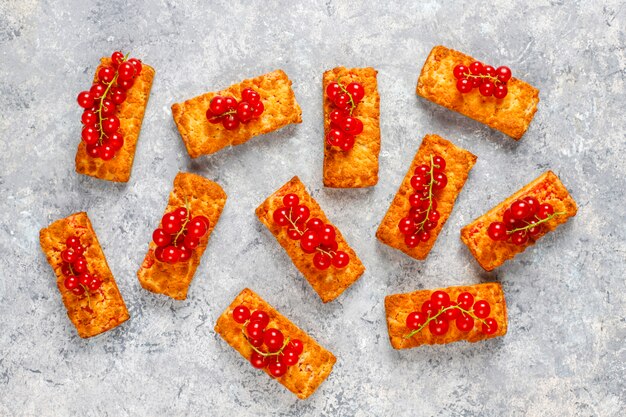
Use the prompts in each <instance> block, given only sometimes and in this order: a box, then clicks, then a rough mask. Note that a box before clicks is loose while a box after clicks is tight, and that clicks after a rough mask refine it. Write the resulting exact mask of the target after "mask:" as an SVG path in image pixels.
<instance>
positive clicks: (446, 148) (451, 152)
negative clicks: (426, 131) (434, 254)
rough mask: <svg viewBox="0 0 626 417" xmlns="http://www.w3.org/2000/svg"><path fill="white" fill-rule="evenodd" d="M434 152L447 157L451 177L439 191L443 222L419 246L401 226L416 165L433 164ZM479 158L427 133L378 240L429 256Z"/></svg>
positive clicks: (416, 255)
mask: <svg viewBox="0 0 626 417" xmlns="http://www.w3.org/2000/svg"><path fill="white" fill-rule="evenodd" d="M431 155H433V156H435V155H440V156H442V157H443V158H444V159H445V160H446V168H445V174H446V176H447V178H448V183H447V185H446V187H445V188H444V189H443V190H440V191H437V192H436V194H435V197H436V198H435V199H436V201H437V207H436V210H437V211H438V212H439V214H440V218H439V223H438V224H437V226H436V227H435V228H434V229H433V230H431V231H430V239H429V240H428V241H426V242H420V243H419V245H417V246H416V247H414V248H410V247H409V246H407V244H406V243H405V240H404V239H405V236H404V235H403V234H402V233H400V230H399V229H398V223H399V222H400V220H401V219H402V218H404V217H406V216H408V215H409V210H410V209H411V204H410V202H409V196H410V195H411V194H413V193H414V190H413V188H412V187H411V177H413V174H414V171H415V168H416V167H417V166H418V165H421V164H429V163H430V156H431ZM476 159H477V157H476V156H475V155H473V154H472V153H471V152H469V151H466V150H465V149H461V148H459V147H457V146H455V145H453V144H452V143H451V142H449V141H447V140H445V139H443V138H442V137H441V136H438V135H426V136H425V137H424V139H423V140H422V144H421V145H420V147H419V149H418V151H417V153H416V154H415V158H413V162H412V163H411V166H410V167H409V170H408V172H407V173H406V175H405V176H404V180H402V184H400V188H399V189H398V192H397V193H396V196H395V197H394V199H393V202H392V203H391V206H390V207H389V210H387V213H386V214H385V217H384V218H383V220H382V222H381V223H380V226H378V230H377V231H376V237H377V238H378V240H380V241H381V242H383V243H384V244H386V245H389V246H391V247H392V248H395V249H398V250H400V251H402V252H404V253H406V254H407V255H409V256H410V257H412V258H415V259H419V260H424V259H426V257H427V256H428V253H429V252H430V250H431V249H432V247H433V245H434V244H435V241H436V240H437V236H438V235H439V233H440V232H441V229H442V228H443V226H444V224H445V223H446V220H448V217H450V213H451V212H452V208H453V207H454V202H455V201H456V198H457V196H458V195H459V193H460V192H461V189H462V188H463V185H464V184H465V181H466V180H467V176H468V174H469V172H470V170H471V169H472V167H473V166H474V164H475V163H476Z"/></svg>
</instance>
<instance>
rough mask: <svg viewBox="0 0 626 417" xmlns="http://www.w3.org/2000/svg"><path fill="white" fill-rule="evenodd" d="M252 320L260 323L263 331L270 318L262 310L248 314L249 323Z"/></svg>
mask: <svg viewBox="0 0 626 417" xmlns="http://www.w3.org/2000/svg"><path fill="white" fill-rule="evenodd" d="M252 320H255V321H258V322H259V323H261V327H262V328H263V329H265V328H266V327H267V325H268V324H269V322H270V316H269V314H267V313H266V312H265V311H263V310H255V311H253V312H252V314H250V321H252Z"/></svg>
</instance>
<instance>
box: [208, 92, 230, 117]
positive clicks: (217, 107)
mask: <svg viewBox="0 0 626 417" xmlns="http://www.w3.org/2000/svg"><path fill="white" fill-rule="evenodd" d="M209 110H210V111H211V113H212V114H213V115H214V116H219V115H220V114H222V113H224V112H226V110H227V107H226V99H225V98H224V97H222V96H215V97H213V98H212V99H211V101H210V102H209Z"/></svg>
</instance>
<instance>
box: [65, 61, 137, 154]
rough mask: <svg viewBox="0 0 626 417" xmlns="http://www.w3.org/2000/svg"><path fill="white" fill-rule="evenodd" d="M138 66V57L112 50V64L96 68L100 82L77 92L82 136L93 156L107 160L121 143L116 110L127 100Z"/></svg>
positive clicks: (89, 152) (122, 139)
mask: <svg viewBox="0 0 626 417" xmlns="http://www.w3.org/2000/svg"><path fill="white" fill-rule="evenodd" d="M141 67H142V66H141V61H140V60H138V59H136V58H130V59H128V56H124V54H122V53H121V52H119V51H117V52H113V55H111V65H107V66H103V67H102V68H100V70H98V80H99V81H98V82H96V83H94V84H93V85H92V86H91V89H90V90H89V91H83V92H81V93H80V94H79V95H78V99H77V100H78V105H79V106H80V107H82V108H84V109H85V111H84V112H83V116H82V122H83V125H84V126H83V131H82V138H83V141H84V142H85V144H86V145H87V154H88V155H89V156H91V157H92V158H100V159H103V160H105V161H108V160H110V159H112V158H113V157H114V156H115V152H117V151H118V150H120V149H121V148H122V146H124V137H123V136H122V134H121V133H120V132H119V128H120V119H118V117H117V116H116V115H115V111H116V110H117V106H119V105H120V104H122V103H123V102H124V101H126V91H127V90H128V89H129V88H131V87H132V86H133V83H134V82H135V79H136V78H137V76H138V75H139V74H140V73H141Z"/></svg>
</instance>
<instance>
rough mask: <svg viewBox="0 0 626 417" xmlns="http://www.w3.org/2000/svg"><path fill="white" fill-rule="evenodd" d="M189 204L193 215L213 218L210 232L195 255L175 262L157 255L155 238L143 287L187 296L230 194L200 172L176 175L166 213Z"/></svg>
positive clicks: (143, 274)
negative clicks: (163, 260) (170, 262)
mask: <svg viewBox="0 0 626 417" xmlns="http://www.w3.org/2000/svg"><path fill="white" fill-rule="evenodd" d="M186 203H187V204H188V210H189V211H190V213H191V215H192V217H195V216H205V217H206V218H207V219H209V228H208V232H207V234H206V235H205V236H204V237H203V238H201V239H200V244H199V245H198V247H197V248H195V249H194V250H192V253H191V258H190V259H189V260H188V261H181V262H177V263H173V264H169V263H165V262H161V261H159V260H157V259H156V257H155V254H154V251H155V250H156V248H157V246H156V244H155V243H154V241H152V239H151V240H150V245H149V247H148V253H147V254H146V257H145V259H144V261H143V263H142V264H141V267H140V268H139V271H137V277H138V278H139V282H140V283H141V286H142V287H143V288H145V289H146V290H148V291H152V292H154V293H158V294H164V295H167V296H168V297H172V298H174V299H176V300H184V299H185V298H187V290H188V289H189V285H190V284H191V280H192V279H193V276H194V274H195V273H196V269H197V268H198V264H200V259H201V258H202V254H203V253H204V250H205V249H206V246H207V244H208V243H209V237H210V236H211V232H213V229H214V228H215V225H216V224H217V221H218V220H219V218H220V215H221V214H222V210H223V209H224V205H225V204H226V193H225V192H224V190H223V189H222V187H220V186H219V185H218V184H217V183H215V182H213V181H210V180H208V179H206V178H204V177H202V176H200V175H196V174H189V173H185V172H179V173H178V174H177V175H176V178H174V188H173V189H172V192H171V193H170V197H169V201H168V203H167V207H166V208H165V212H164V214H165V213H169V212H171V211H173V210H174V209H176V208H178V207H185V204H186ZM159 224H160V223H159ZM159 224H157V227H158V225H159Z"/></svg>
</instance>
